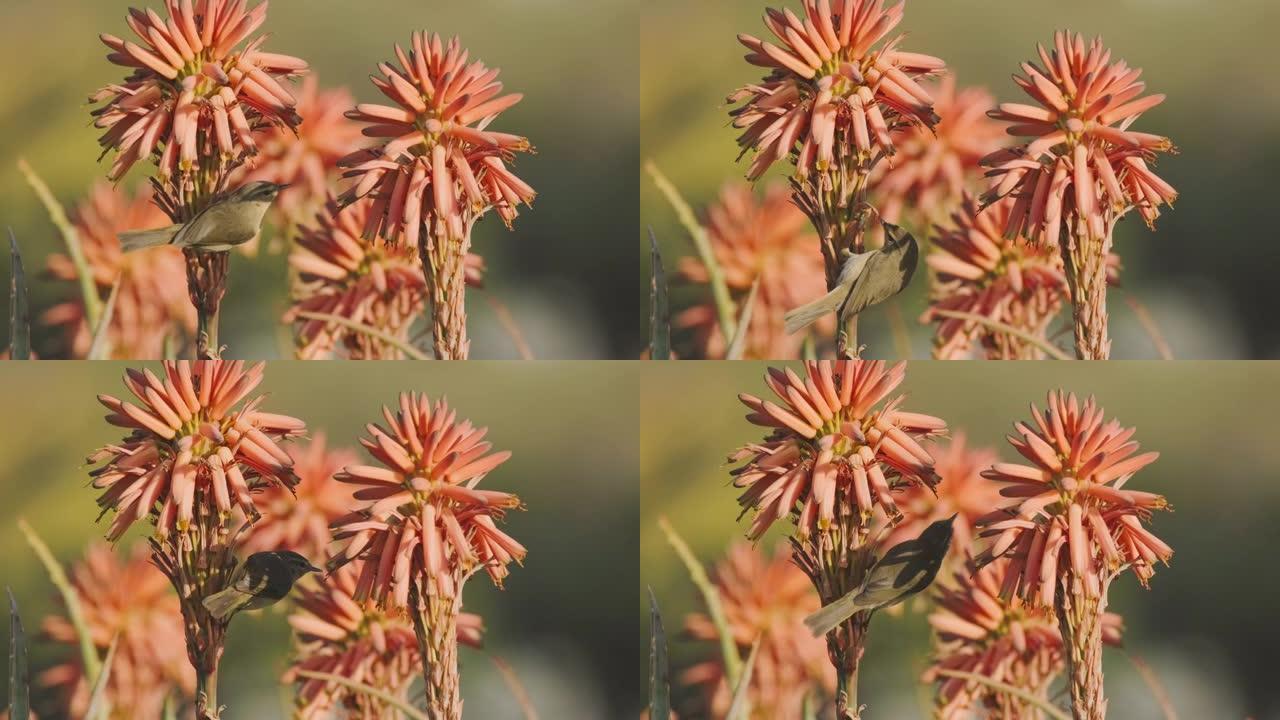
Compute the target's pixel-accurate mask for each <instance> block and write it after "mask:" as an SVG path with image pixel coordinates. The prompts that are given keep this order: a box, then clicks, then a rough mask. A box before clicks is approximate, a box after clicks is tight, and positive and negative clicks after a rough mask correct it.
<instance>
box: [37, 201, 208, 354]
mask: <svg viewBox="0 0 1280 720" xmlns="http://www.w3.org/2000/svg"><path fill="white" fill-rule="evenodd" d="M151 196H152V192H151V189H150V188H149V187H144V188H143V189H142V190H141V191H139V192H138V194H137V195H136V196H130V195H128V194H126V193H125V192H123V191H121V190H119V189H117V188H112V187H111V186H109V185H107V184H106V183H97V184H95V185H94V186H93V188H92V189H91V190H90V191H89V196H88V198H86V199H85V201H84V202H82V203H81V204H80V205H79V207H77V208H76V209H75V210H74V211H73V212H72V213H71V222H72V225H73V226H74V227H75V229H76V235H77V237H79V239H80V248H81V251H82V252H83V253H84V258H85V262H86V263H87V264H88V266H89V271H90V273H91V274H92V277H93V284H94V287H95V288H96V289H97V292H98V294H99V296H100V297H101V298H102V299H103V300H104V301H105V300H106V298H107V296H108V295H110V294H111V288H112V287H113V286H114V285H115V284H116V283H117V282H119V289H118V290H117V291H116V303H115V311H114V312H113V313H112V315H111V323H110V325H108V326H107V339H108V342H109V343H110V347H111V356H112V357H114V358H117V359H148V358H150V359H158V358H160V357H161V356H162V355H163V354H164V349H165V344H166V342H173V343H175V344H176V345H177V346H179V347H181V346H182V345H183V344H184V339H185V338H187V337H192V336H194V335H195V329H196V312H195V309H194V308H193V307H191V303H190V301H189V300H187V287H186V284H185V283H183V282H182V273H183V260H182V253H181V252H179V251H178V250H177V249H176V248H171V247H158V248H149V249H147V250H140V251H138V252H133V253H129V254H128V255H126V254H124V253H122V252H121V251H120V240H119V238H118V237H117V236H118V234H119V233H120V232H121V231H124V230H146V229H149V228H157V227H163V226H165V225H168V224H169V223H168V220H166V219H165V216H164V213H162V212H160V210H159V209H158V208H156V206H155V205H154V204H152V202H151ZM46 268H47V270H48V272H49V274H50V275H51V276H53V277H54V278H55V279H57V280H59V281H61V282H63V283H65V284H66V285H67V286H68V287H73V288H74V287H76V283H78V278H79V275H78V273H77V272H76V268H75V265H74V263H72V261H71V258H69V257H68V256H66V255H63V254H60V253H57V254H54V255H51V256H49V260H48V264H47V266H46ZM76 292H77V295H76V297H75V299H70V300H67V301H65V302H62V303H59V304H57V305H54V306H53V307H51V308H50V309H49V310H48V311H47V312H46V313H45V314H44V317H43V319H44V322H46V323H48V324H49V325H52V326H56V327H60V328H62V329H63V330H64V333H65V335H64V337H65V339H66V344H67V346H68V348H69V349H70V353H71V355H72V356H74V357H77V358H83V357H85V355H86V354H88V352H89V346H90V344H91V343H92V340H93V333H92V330H91V328H90V327H89V325H88V321H87V318H86V316H85V309H84V303H83V301H82V300H81V298H80V297H79V294H78V293H79V290H78V288H76Z"/></svg>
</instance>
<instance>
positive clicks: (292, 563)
mask: <svg viewBox="0 0 1280 720" xmlns="http://www.w3.org/2000/svg"><path fill="white" fill-rule="evenodd" d="M313 572H320V568H318V567H315V566H313V565H312V564H311V563H310V562H308V561H307V559H306V558H305V557H303V556H301V555H299V554H298V553H296V552H293V551H292V550H274V551H270V552H259V553H254V554H252V555H250V556H249V559H247V560H245V561H244V564H243V565H241V566H240V567H239V568H238V569H237V570H236V572H235V574H234V575H232V576H231V586H230V587H228V588H227V589H226V590H222V591H220V592H216V593H214V594H212V595H210V596H209V597H207V598H205V599H204V602H203V604H204V607H205V609H206V610H208V611H209V613H210V614H212V615H213V616H214V617H215V618H217V619H219V620H226V619H228V618H230V617H231V616H232V615H234V614H235V613H237V612H240V611H241V610H257V609H258V608H264V607H267V606H268V605H274V604H275V603H277V602H279V601H281V600H283V599H284V598H285V597H286V596H288V595H289V591H290V590H292V589H293V584H294V583H295V582H297V580H298V578H300V577H302V576H303V575H306V574H307V573H313Z"/></svg>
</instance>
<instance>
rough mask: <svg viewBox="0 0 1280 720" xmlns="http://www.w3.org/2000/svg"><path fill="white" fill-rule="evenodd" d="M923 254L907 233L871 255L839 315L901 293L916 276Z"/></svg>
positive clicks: (844, 315) (850, 313)
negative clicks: (917, 266)
mask: <svg viewBox="0 0 1280 720" xmlns="http://www.w3.org/2000/svg"><path fill="white" fill-rule="evenodd" d="M919 257H920V248H919V246H918V245H917V244H916V239H915V238H914V237H912V236H911V235H910V234H909V233H904V234H903V235H902V236H901V237H900V238H899V239H897V240H894V241H892V242H890V243H888V244H886V245H885V246H884V247H883V248H882V249H881V250H880V252H877V253H875V254H874V255H872V256H871V257H870V258H869V259H868V260H867V264H866V266H865V267H864V268H863V269H862V273H861V274H859V275H858V279H857V280H854V282H853V287H852V288H850V290H849V297H848V298H847V299H846V300H845V303H844V306H843V307H842V308H841V312H840V317H842V318H848V317H852V316H854V315H857V314H859V313H861V312H862V311H863V310H866V309H867V308H869V307H871V306H872V305H879V304H880V303H882V302H884V301H885V300H888V299H889V298H891V297H893V296H894V295H897V294H898V293H900V292H902V290H903V289H904V288H906V287H907V285H908V284H909V283H910V282H911V278H912V276H913V275H915V271H916V265H917V263H918V261H919Z"/></svg>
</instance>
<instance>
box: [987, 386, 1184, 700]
mask: <svg viewBox="0 0 1280 720" xmlns="http://www.w3.org/2000/svg"><path fill="white" fill-rule="evenodd" d="M1103 418H1104V413H1103V411H1102V408H1100V407H1098V406H1097V405H1096V404H1095V403H1094V400H1093V398H1089V399H1088V400H1086V401H1085V402H1084V404H1083V405H1081V403H1080V402H1078V401H1077V400H1076V397H1075V396H1074V395H1070V396H1066V395H1064V394H1063V393H1061V392H1050V393H1049V399H1048V407H1047V410H1046V411H1044V412H1041V411H1040V410H1038V409H1036V408H1034V407H1033V408H1032V419H1033V420H1034V426H1029V425H1027V424H1024V423H1016V424H1015V425H1014V428H1015V430H1016V431H1017V433H1018V437H1010V438H1009V444H1011V445H1012V446H1013V447H1014V448H1015V449H1016V450H1017V451H1018V452H1019V453H1020V454H1021V455H1022V456H1023V457H1025V458H1026V459H1028V460H1030V461H1031V463H1032V465H1029V466H1028V465H1018V464H1014V463H996V464H995V465H993V466H992V467H991V469H990V470H988V471H987V472H985V473H984V474H983V476H984V477H986V478H989V479H991V480H995V481H996V482H1001V483H1006V487H1004V488H1003V489H1002V490H1001V494H1002V495H1004V496H1006V497H1012V498H1017V499H1018V500H1017V501H1016V502H1015V503H1014V504H1013V505H1011V506H1009V507H1007V508H1004V509H1001V510H998V511H996V512H993V513H990V514H988V515H987V516H986V517H984V518H982V519H981V520H980V521H979V527H981V528H983V530H982V535H983V536H985V537H992V536H994V537H995V538H996V539H995V542H994V543H993V544H992V545H991V547H989V548H988V549H987V550H985V551H984V552H983V553H982V554H981V555H979V556H978V561H979V563H985V562H989V561H991V560H992V559H994V558H997V557H1002V556H1005V555H1008V556H1009V557H1010V566H1009V569H1008V571H1007V573H1006V575H1005V580H1004V586H1003V592H1004V593H1005V594H1016V595H1018V596H1020V597H1022V598H1024V599H1025V600H1026V601H1027V602H1028V603H1030V604H1034V605H1039V606H1042V607H1048V608H1054V609H1055V610H1056V611H1057V613H1058V615H1059V617H1060V618H1062V623H1061V631H1062V637H1063V644H1064V645H1066V646H1067V647H1070V648H1071V657H1072V659H1073V661H1072V663H1071V668H1070V669H1071V678H1070V686H1071V699H1072V706H1073V707H1074V708H1075V709H1076V717H1078V718H1085V719H1087V720H1101V718H1103V717H1104V716H1105V714H1106V699H1105V698H1104V696H1103V682H1102V638H1103V625H1104V623H1103V618H1104V615H1105V612H1106V608H1107V592H1108V588H1109V587H1110V585H1111V581H1112V580H1113V579H1114V578H1115V577H1116V576H1118V575H1119V574H1120V573H1121V572H1123V571H1124V570H1125V569H1126V568H1132V569H1133V572H1134V574H1136V575H1137V576H1138V580H1139V581H1140V582H1141V583H1142V584H1143V586H1146V585H1147V583H1148V581H1149V580H1150V579H1151V576H1152V575H1153V574H1154V573H1155V564H1156V563H1157V562H1164V563H1168V561H1169V559H1170V558H1171V557H1172V556H1173V549H1172V548H1170V547H1169V546H1168V545H1167V544H1165V543H1164V542H1163V541H1162V540H1160V539H1159V538H1157V537H1156V536H1155V535H1153V534H1152V533H1151V532H1150V531H1149V530H1147V529H1146V528H1145V527H1143V521H1144V520H1149V519H1150V517H1151V513H1152V511H1153V510H1162V509H1166V508H1167V507H1168V503H1167V502H1166V501H1165V499H1164V497H1162V496H1160V495H1156V494H1155V493H1149V492H1142V491H1139V490H1130V489H1127V488H1126V487H1125V485H1126V484H1127V483H1128V481H1129V479H1130V478H1131V477H1133V475H1134V473H1136V472H1137V471H1139V470H1141V469H1142V468H1144V467H1146V466H1147V465H1149V464H1151V463H1152V462H1154V461H1155V459H1156V458H1157V457H1158V456H1159V454H1158V453H1154V452H1149V453H1142V454H1135V453H1137V452H1138V443H1136V442H1133V441H1132V440H1130V438H1131V437H1133V433H1134V430H1133V428H1123V427H1121V426H1120V424H1119V423H1118V422H1116V421H1114V420H1111V421H1104V419H1103Z"/></svg>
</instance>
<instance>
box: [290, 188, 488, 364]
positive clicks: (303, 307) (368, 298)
mask: <svg viewBox="0 0 1280 720" xmlns="http://www.w3.org/2000/svg"><path fill="white" fill-rule="evenodd" d="M373 203H374V201H373V200H372V199H370V198H364V199H361V200H357V201H356V202H355V203H353V204H351V205H348V206H346V207H341V206H340V205H339V204H338V202H337V201H336V200H332V199H331V200H330V201H329V202H328V203H326V205H325V207H324V209H323V211H322V212H321V213H320V214H318V215H317V216H316V224H315V225H314V226H311V227H305V228H303V229H302V231H301V233H300V234H299V235H298V238H297V242H296V244H295V245H294V248H293V251H292V252H291V253H290V254H289V265H290V267H292V268H293V269H294V270H296V271H297V273H298V277H297V281H296V282H295V284H294V290H293V299H294V303H293V306H292V307H291V308H290V309H289V311H288V312H287V313H285V317H284V320H285V322H291V323H293V324H294V333H295V336H296V345H297V347H296V348H295V353H296V354H297V356H298V357H299V358H301V359H304V360H314V359H318V358H323V357H326V356H330V355H332V354H333V353H334V351H335V349H337V348H341V349H342V350H343V351H344V352H345V355H346V357H349V358H351V359H359V360H368V359H397V358H400V357H401V356H402V355H403V353H402V352H401V351H400V349H399V348H397V347H395V346H394V345H392V344H390V343H388V342H386V341H385V340H382V339H380V338H378V337H375V336H373V335H371V334H369V333H367V332H360V331H357V330H354V329H352V328H351V327H349V326H347V325H342V324H340V323H337V322H334V321H333V320H323V319H316V318H306V317H300V316H299V313H304V312H306V313H318V314H322V315H335V316H338V317H341V318H345V319H347V320H349V321H351V322H354V323H358V324H360V325H363V326H367V327H371V328H373V329H375V330H379V331H381V332H384V333H386V334H388V335H390V336H392V337H396V338H399V339H400V340H401V341H403V342H406V343H407V342H408V333H409V329H410V326H411V325H412V324H413V322H414V321H415V320H417V319H418V317H419V316H420V315H421V314H422V312H423V310H424V308H425V306H426V295H427V290H426V283H425V281H424V280H423V277H422V272H421V270H420V269H419V267H418V259H417V256H416V253H415V251H414V250H413V248H410V247H407V246H404V245H397V244H395V243H390V242H387V241H386V240H385V239H383V238H380V237H379V238H374V239H372V240H368V239H365V238H364V237H363V236H362V235H361V233H362V228H363V227H364V225H365V223H366V222H367V221H368V218H369V211H370V209H371V208H372V206H373ZM465 264H466V268H465V272H466V282H467V284H469V285H473V286H477V287H478V286H480V284H481V283H482V278H483V272H484V261H483V259H482V258H480V257H479V256H478V255H475V254H474V253H472V254H468V255H467V258H466V261H465Z"/></svg>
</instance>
